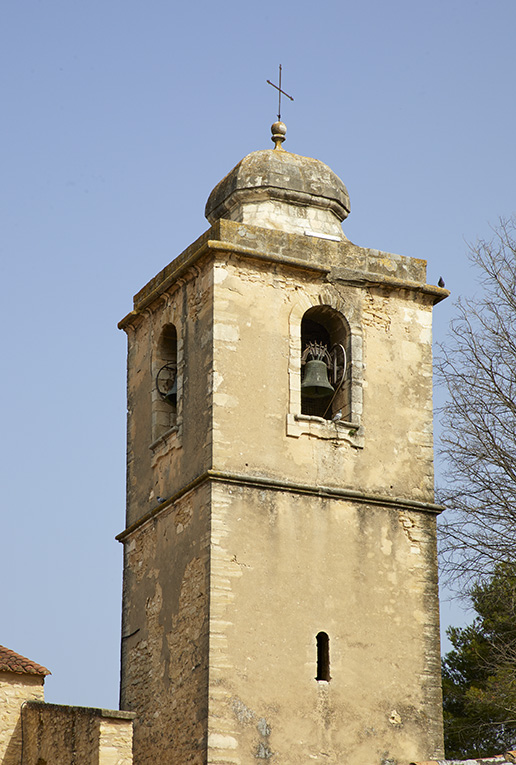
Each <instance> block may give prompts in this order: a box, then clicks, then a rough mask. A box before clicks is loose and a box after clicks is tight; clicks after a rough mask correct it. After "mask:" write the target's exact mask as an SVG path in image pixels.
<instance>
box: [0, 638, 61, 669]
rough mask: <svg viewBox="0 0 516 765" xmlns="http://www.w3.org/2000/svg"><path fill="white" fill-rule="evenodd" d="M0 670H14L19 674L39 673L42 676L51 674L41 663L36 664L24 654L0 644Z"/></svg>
mask: <svg viewBox="0 0 516 765" xmlns="http://www.w3.org/2000/svg"><path fill="white" fill-rule="evenodd" d="M0 672H16V673H17V674H19V675H41V676H42V677H45V675H50V674H52V673H51V672H50V670H48V669H47V668H46V667H42V666H41V664H36V662H34V661H31V660H30V659H26V658H25V656H20V654H19V653H15V652H14V651H11V650H10V649H9V648H4V646H3V645H0Z"/></svg>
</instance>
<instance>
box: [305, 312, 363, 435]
mask: <svg viewBox="0 0 516 765" xmlns="http://www.w3.org/2000/svg"><path fill="white" fill-rule="evenodd" d="M349 370H350V333H349V328H348V324H347V322H346V320H345V318H344V317H343V316H342V314H340V313H339V312H338V311H336V310H335V309H334V308H331V307H330V306H315V307H313V308H310V309H309V310H308V311H306V313H305V314H304V316H303V318H302V321H301V414H308V415H314V416H317V417H323V418H324V419H326V420H332V419H333V418H335V417H337V418H338V419H343V420H349V419H350V415H351V402H350V395H349V389H350V385H349V379H350V374H349Z"/></svg>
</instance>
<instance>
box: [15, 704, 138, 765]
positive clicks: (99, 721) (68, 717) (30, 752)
mask: <svg viewBox="0 0 516 765" xmlns="http://www.w3.org/2000/svg"><path fill="white" fill-rule="evenodd" d="M22 724H23V758H22V759H19V760H18V761H17V763H20V762H21V765H38V764H39V765H42V764H43V763H44V764H45V765H47V763H48V765H131V763H132V761H133V760H132V715H128V714H127V713H124V712H114V711H106V710H101V709H89V708H87V707H69V706H64V705H58V704H45V703H39V702H29V703H27V704H26V705H24V707H23V709H22Z"/></svg>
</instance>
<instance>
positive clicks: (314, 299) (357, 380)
mask: <svg viewBox="0 0 516 765" xmlns="http://www.w3.org/2000/svg"><path fill="white" fill-rule="evenodd" d="M357 297H358V296H357ZM324 307H327V308H329V309H332V310H333V311H335V312H337V313H338V314H340V317H341V320H342V322H343V325H344V326H345V327H346V328H347V331H348V332H349V337H348V342H347V349H346V350H347V353H348V373H347V374H348V375H349V378H348V386H349V404H348V406H347V412H346V416H347V419H345V420H344V419H343V420H340V421H337V422H333V421H332V420H327V419H324V418H322V417H318V416H313V415H306V414H302V411H301V354H302V351H303V349H302V347H301V345H302V344H301V322H302V320H303V316H305V314H306V313H307V312H308V311H311V309H315V308H321V309H324ZM359 317H360V310H359V306H358V305H354V304H353V303H352V302H351V301H347V300H343V298H342V297H341V295H340V294H339V292H337V290H333V289H331V288H330V289H328V288H327V289H324V290H321V291H319V293H318V294H315V295H307V294H306V293H305V294H304V295H301V296H299V297H298V299H297V301H296V303H295V304H294V305H293V307H292V310H291V311H290V316H289V366H288V377H289V380H288V384H289V411H288V413H287V436H292V437H294V438H299V437H306V436H309V437H310V436H312V437H316V438H322V439H327V440H333V441H335V440H337V441H346V442H348V443H349V444H351V445H353V446H356V447H359V448H361V447H363V445H364V443H363V440H364V433H363V427H362V401H363V390H362V374H363V361H362V345H363V342H362V325H361V323H360V320H359Z"/></svg>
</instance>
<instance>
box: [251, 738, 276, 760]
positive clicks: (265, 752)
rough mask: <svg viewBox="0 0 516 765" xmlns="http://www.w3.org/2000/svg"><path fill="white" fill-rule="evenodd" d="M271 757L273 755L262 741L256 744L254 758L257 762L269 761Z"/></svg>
mask: <svg viewBox="0 0 516 765" xmlns="http://www.w3.org/2000/svg"><path fill="white" fill-rule="evenodd" d="M272 755H273V752H272V751H271V749H270V748H269V747H268V746H267V744H264V743H263V741H260V742H259V743H258V746H257V747H256V754H255V757H256V758H257V759H259V760H269V759H270V758H271V757H272Z"/></svg>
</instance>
